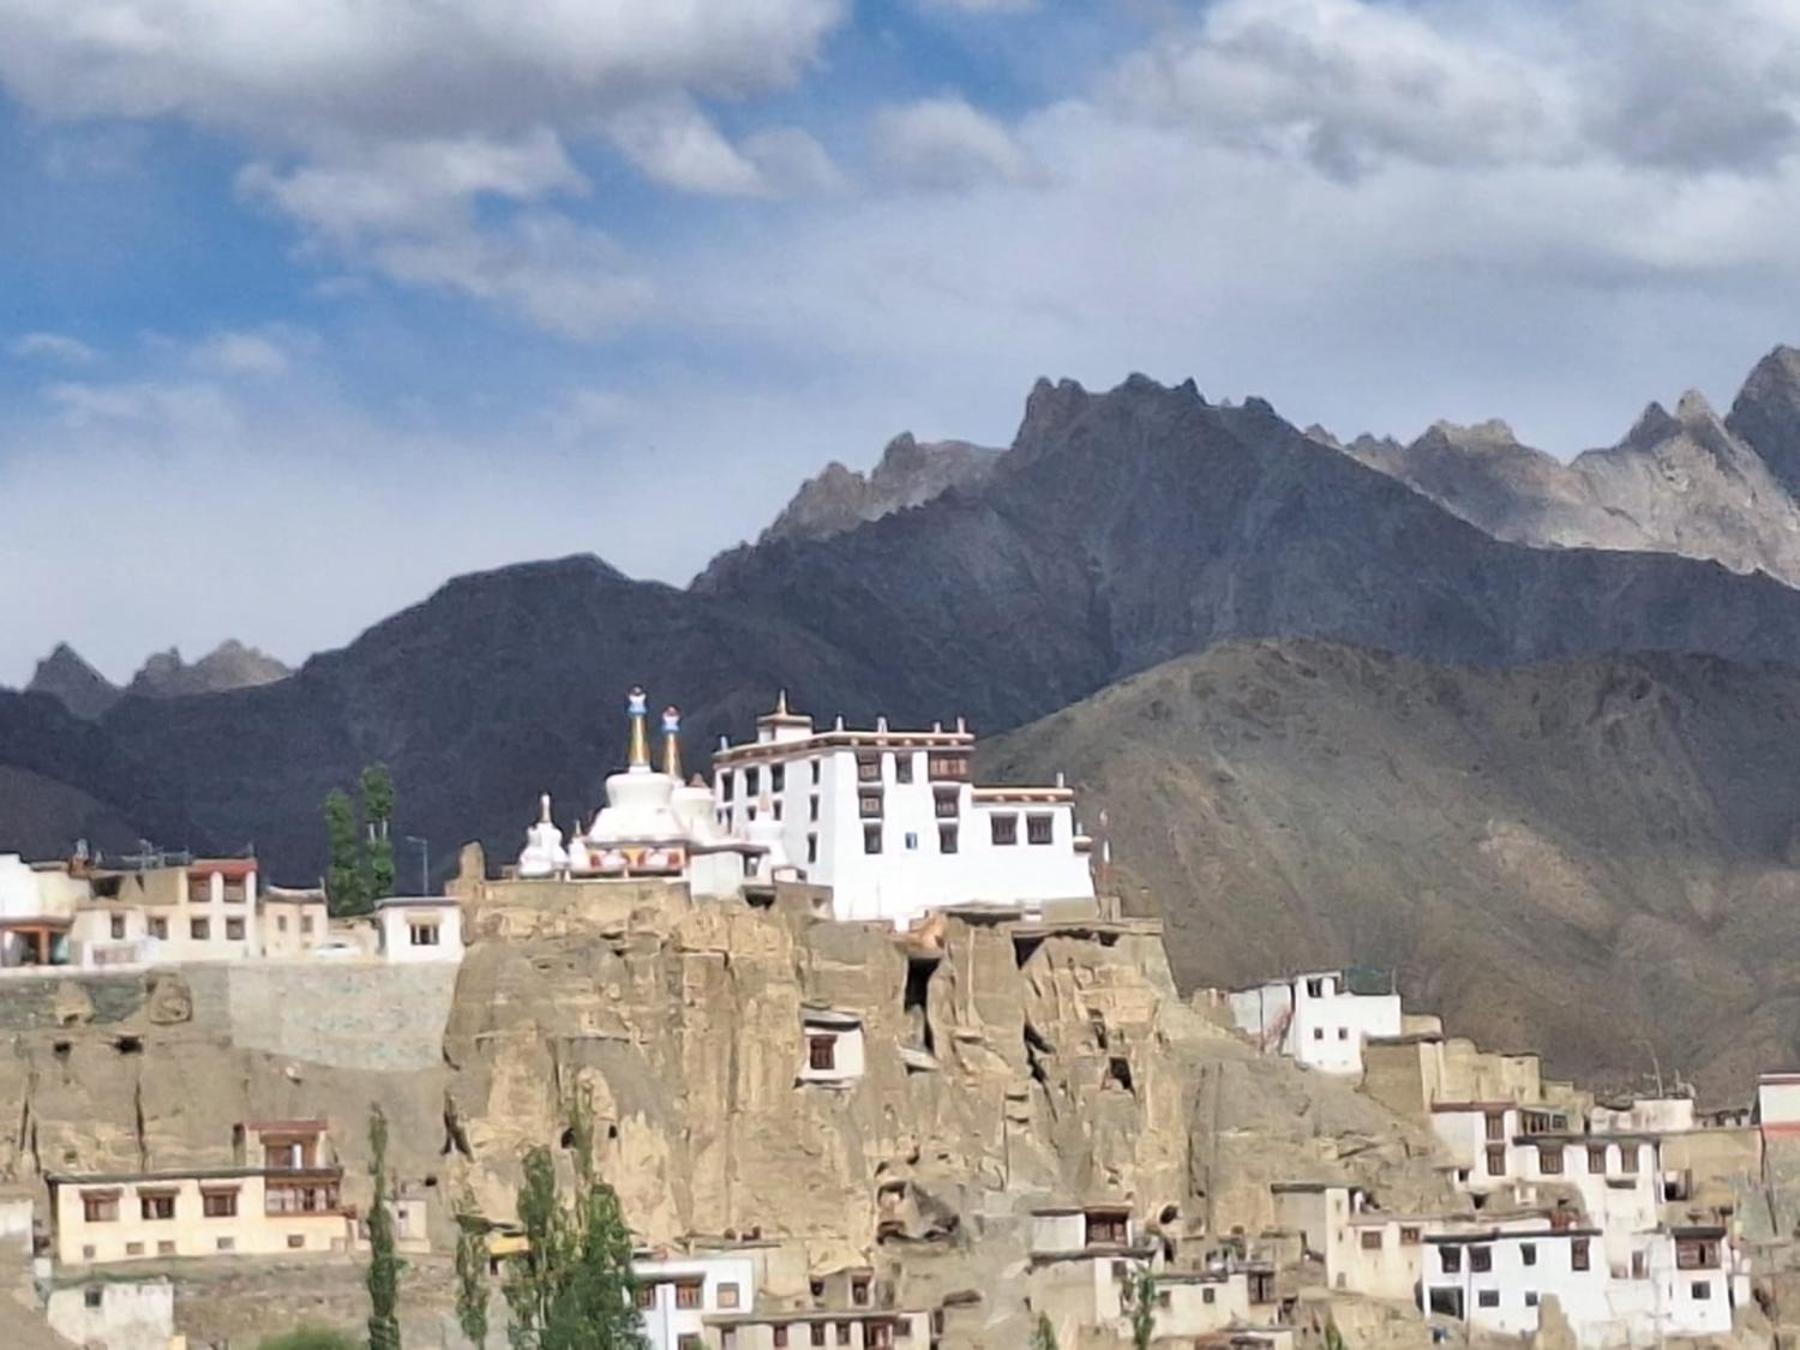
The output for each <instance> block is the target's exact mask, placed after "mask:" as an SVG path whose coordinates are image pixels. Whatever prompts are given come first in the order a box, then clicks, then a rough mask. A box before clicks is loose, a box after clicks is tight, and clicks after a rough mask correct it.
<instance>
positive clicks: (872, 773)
mask: <svg viewBox="0 0 1800 1350" xmlns="http://www.w3.org/2000/svg"><path fill="white" fill-rule="evenodd" d="M856 781H857V782H859V783H879V782H880V781H881V760H880V759H879V758H878V757H877V756H876V755H875V754H874V753H872V752H869V751H858V752H857V756H856Z"/></svg>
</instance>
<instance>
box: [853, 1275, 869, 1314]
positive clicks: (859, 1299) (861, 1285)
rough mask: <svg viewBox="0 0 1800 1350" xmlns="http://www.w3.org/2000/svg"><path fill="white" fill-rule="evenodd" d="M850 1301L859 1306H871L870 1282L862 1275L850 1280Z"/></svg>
mask: <svg viewBox="0 0 1800 1350" xmlns="http://www.w3.org/2000/svg"><path fill="white" fill-rule="evenodd" d="M850 1301H851V1302H852V1303H854V1304H855V1305H856V1306H857V1307H859V1308H866V1307H868V1306H869V1282H868V1281H867V1280H865V1279H863V1278H861V1277H858V1278H856V1279H854V1280H851V1281H850Z"/></svg>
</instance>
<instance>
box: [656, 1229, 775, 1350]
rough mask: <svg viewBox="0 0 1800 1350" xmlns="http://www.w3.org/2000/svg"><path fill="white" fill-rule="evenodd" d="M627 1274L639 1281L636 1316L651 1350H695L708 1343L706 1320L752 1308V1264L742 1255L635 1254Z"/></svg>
mask: <svg viewBox="0 0 1800 1350" xmlns="http://www.w3.org/2000/svg"><path fill="white" fill-rule="evenodd" d="M631 1273H632V1274H633V1275H634V1276H635V1277H636V1278H637V1280H638V1290H637V1306H638V1314H639V1316H641V1317H642V1318H643V1331H644V1335H645V1337H646V1338H647V1339H648V1340H649V1342H650V1345H651V1347H652V1350H694V1347H696V1346H700V1345H704V1344H706V1343H707V1341H708V1339H709V1338H708V1335H707V1330H706V1319H707V1317H709V1316H712V1315H715V1314H719V1313H746V1312H749V1311H750V1310H751V1309H753V1308H754V1307H755V1304H756V1285H757V1268H756V1261H755V1259H754V1258H753V1257H752V1256H750V1255H748V1254H746V1253H741V1252H718V1253H713V1252H703V1253H695V1254H691V1255H652V1254H649V1253H640V1254H638V1255H637V1256H636V1257H634V1258H633V1260H632V1263H631ZM712 1339H713V1340H714V1341H715V1343H716V1337H713V1338H712Z"/></svg>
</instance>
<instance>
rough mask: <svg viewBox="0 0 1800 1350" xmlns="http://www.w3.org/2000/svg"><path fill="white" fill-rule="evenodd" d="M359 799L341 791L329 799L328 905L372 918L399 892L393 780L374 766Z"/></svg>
mask: <svg viewBox="0 0 1800 1350" xmlns="http://www.w3.org/2000/svg"><path fill="white" fill-rule="evenodd" d="M357 792H358V800H356V801H352V800H351V797H350V794H349V793H347V792H345V791H344V790H343V789H342V788H333V789H332V790H331V791H330V792H329V793H327V794H326V796H325V841H326V845H327V847H328V848H329V850H330V855H331V862H330V866H329V869H328V870H327V872H326V874H325V903H326V907H327V909H328V910H329V911H330V912H331V914H333V915H334V916H335V915H344V914H367V913H369V912H370V911H372V910H373V909H374V908H375V902H376V901H377V900H383V899H386V898H387V897H388V896H390V895H392V894H393V893H394V840H393V821H394V780H393V779H392V778H391V777H390V776H389V774H388V771H387V766H386V765H385V764H371V765H369V766H368V767H367V768H366V769H364V770H363V771H362V774H361V776H360V778H359V779H358V780H357Z"/></svg>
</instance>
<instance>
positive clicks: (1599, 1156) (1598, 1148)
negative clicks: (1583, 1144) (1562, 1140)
mask: <svg viewBox="0 0 1800 1350" xmlns="http://www.w3.org/2000/svg"><path fill="white" fill-rule="evenodd" d="M1588 1173H1589V1175H1591V1176H1596V1177H1600V1176H1605V1175H1606V1145H1605V1144H1589V1145H1588Z"/></svg>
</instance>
